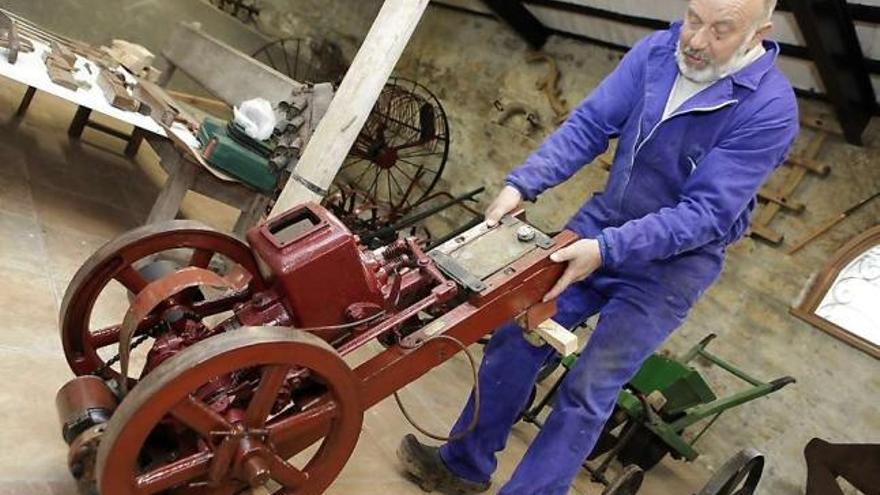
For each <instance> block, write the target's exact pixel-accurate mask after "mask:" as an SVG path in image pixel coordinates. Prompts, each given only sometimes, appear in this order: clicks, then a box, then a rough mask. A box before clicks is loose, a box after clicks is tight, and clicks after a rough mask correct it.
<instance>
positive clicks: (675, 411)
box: [562, 334, 794, 461]
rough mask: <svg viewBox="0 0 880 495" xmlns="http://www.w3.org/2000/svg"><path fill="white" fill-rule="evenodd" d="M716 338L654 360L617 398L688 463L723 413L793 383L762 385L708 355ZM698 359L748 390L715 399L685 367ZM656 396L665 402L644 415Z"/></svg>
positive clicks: (786, 379) (782, 380)
mask: <svg viewBox="0 0 880 495" xmlns="http://www.w3.org/2000/svg"><path fill="white" fill-rule="evenodd" d="M714 338H715V335H714V334H712V335H709V336H708V337H706V338H704V339H703V340H702V341H700V343H698V344H697V345H695V346H694V347H692V348H691V349H689V350H688V351H687V352H686V353H684V354H683V355H682V356H681V357H679V358H678V359H673V358H668V357H664V356H660V355H658V354H654V355H652V356H651V357H649V358H648V359H647V360H646V361H645V363H644V364H643V365H642V367H641V368H640V369H639V372H638V373H636V375H635V376H634V377H633V378H632V380H630V382H629V383H628V384H627V386H626V387H625V388H624V389H623V390H622V391H621V392H620V395H619V396H618V398H617V408H618V409H619V410H622V411H624V412H625V413H626V414H627V416H629V417H630V418H631V419H633V420H635V421H640V422H642V424H644V425H645V427H646V428H647V429H648V430H650V431H651V432H653V433H654V434H655V435H657V436H658V437H659V438H660V439H662V440H663V442H664V443H666V445H667V446H668V447H669V449H670V451H672V452H674V453H675V454H677V455H678V456H680V457H682V458H684V459H687V460H688V461H692V460H694V459H696V458H697V456H698V455H699V453H698V452H697V451H696V450H695V449H694V443H695V442H696V441H697V440H698V439H699V438H700V437H701V436H702V435H703V433H705V431H706V430H708V428H709V427H710V426H711V425H712V424H713V423H714V422H715V421H716V420H717V419H718V417H719V416H720V415H721V414H722V413H723V412H725V411H727V410H729V409H732V408H734V407H737V406H739V405H742V404H745V403H746V402H749V401H752V400H755V399H757V398H759V397H763V396H765V395H768V394H770V393H772V392H775V391H776V390H779V389H781V388H782V387H784V386H786V385H788V384H790V383H794V379H793V378H790V377H784V378H780V379H777V380H774V381H772V382H764V381H762V380H759V379H757V378H755V377H753V376H752V375H750V374H748V373H746V372H745V371H743V370H741V369H739V368H737V367H736V366H735V365H733V364H731V363H729V362H727V361H725V360H723V359H721V358H719V357H718V356H716V355H714V354H712V353H710V352H709V351H707V350H706V347H707V346H708V345H709V343H710V342H711V341H712V340H713V339H714ZM698 356H699V357H702V358H704V359H706V360H708V361H709V362H710V363H712V364H713V365H716V366H718V367H719V368H721V369H723V370H725V371H727V372H728V373H730V374H732V375H733V376H735V377H737V378H739V379H740V380H742V381H744V382H746V383H748V384H749V385H751V386H750V387H749V388H747V389H745V390H742V391H740V392H737V393H735V394H733V395H729V396H726V397H721V398H719V397H717V396H716V395H715V393H714V392H713V391H712V389H711V387H710V386H709V384H708V383H707V382H706V381H705V379H704V378H703V377H702V375H700V373H699V372H698V371H696V370H695V369H694V368H692V367H691V366H690V365H689V363H690V362H691V361H693V360H694V359H695V358H697V357H698ZM576 359H577V356H570V357H568V358H566V359H564V360H563V362H562V364H563V365H564V366H565V367H566V368H571V366H572V365H573V363H574V361H575V360H576ZM656 394H662V396H663V399H665V403H663V405H662V407H660V408H659V410H657V411H654V410H652V411H646V410H645V405H646V403H648V402H651V401H650V400H648V399H647V398H648V397H650V396H652V395H654V396H656ZM707 418H712V419H711V420H710V421H709V422H708V423H707V424H706V425H705V427H703V428H702V430H701V431H700V432H699V433H698V434H697V435H696V436H695V438H694V439H693V440H692V441H690V442H688V441H687V440H685V439H684V437H683V436H682V434H683V433H684V431H685V429H687V428H689V427H691V426H694V425H695V424H696V423H699V422H700V421H703V420H705V419H707Z"/></svg>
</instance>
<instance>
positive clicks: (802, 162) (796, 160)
mask: <svg viewBox="0 0 880 495" xmlns="http://www.w3.org/2000/svg"><path fill="white" fill-rule="evenodd" d="M786 163H787V164H788V165H791V166H794V167H801V168H805V169H807V170H809V171H810V172H813V173H814V174H817V175H821V176H823V177H824V176H826V175H828V174H829V173H830V172H831V167H829V166H828V165H826V164H824V163H821V162H819V161H817V160H814V159H812V158H806V157H799V156H792V157H790V158H789V159H788V160H786Z"/></svg>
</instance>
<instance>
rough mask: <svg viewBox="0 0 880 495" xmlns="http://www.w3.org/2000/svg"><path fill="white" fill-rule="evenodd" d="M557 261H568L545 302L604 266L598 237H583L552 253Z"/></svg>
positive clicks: (552, 256)
mask: <svg viewBox="0 0 880 495" xmlns="http://www.w3.org/2000/svg"><path fill="white" fill-rule="evenodd" d="M550 259H551V260H553V261H555V262H556V263H565V262H568V266H566V267H565V271H564V272H563V273H562V276H561V277H559V280H558V281H557V282H556V285H554V286H553V288H552V289H550V292H548V293H547V294H546V295H545V296H544V302H547V301H549V300H551V299H555V298H557V297H559V294H562V291H564V290H565V289H566V288H568V286H569V285H571V284H573V283H575V282H580V281H581V280H583V279H585V278H587V277H589V276H590V274H591V273H593V272H594V271H596V269H598V268H599V267H600V266H602V253H601V251H600V250H599V241H597V240H596V239H581V240H579V241H577V242H575V243H574V244H572V245H571V246H568V247H564V248H562V249H560V250H559V251H556V252H555V253H553V254H551V255H550Z"/></svg>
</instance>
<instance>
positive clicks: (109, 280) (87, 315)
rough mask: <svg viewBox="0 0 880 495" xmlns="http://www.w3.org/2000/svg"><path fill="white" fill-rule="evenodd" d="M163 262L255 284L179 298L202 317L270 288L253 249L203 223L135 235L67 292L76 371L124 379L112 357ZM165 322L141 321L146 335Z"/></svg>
mask: <svg viewBox="0 0 880 495" xmlns="http://www.w3.org/2000/svg"><path fill="white" fill-rule="evenodd" d="M157 257H167V259H173V260H175V261H174V262H173V263H174V264H175V266H176V267H177V268H184V267H191V268H202V269H211V270H216V271H217V272H218V274H219V275H222V276H226V275H230V274H235V273H238V275H239V276H241V277H244V278H246V279H247V280H246V285H247V290H246V291H243V292H241V293H237V294H236V295H235V296H234V297H230V298H228V299H225V300H224V299H223V298H219V299H215V300H211V301H196V300H194V299H193V298H191V297H190V298H188V299H187V297H179V298H178V301H177V303H178V304H179V305H181V304H182V305H185V306H187V307H188V309H189V310H190V313H192V314H196V315H198V316H199V317H200V318H207V317H209V316H212V315H216V314H220V313H223V312H225V311H228V310H230V309H232V306H233V305H234V304H235V303H237V302H239V301H240V300H241V298H242V297H244V296H246V295H247V294H249V293H251V292H253V291H256V290H260V289H262V288H263V287H264V284H263V279H262V278H261V276H260V274H259V270H258V268H257V263H256V261H255V260H254V257H253V254H252V253H251V251H250V248H248V246H247V245H246V244H244V243H243V242H241V241H239V240H238V239H236V238H234V237H230V236H228V235H226V234H223V233H221V232H218V231H215V230H213V229H211V228H210V227H207V226H205V225H203V224H201V223H199V222H194V221H187V220H172V221H169V222H162V223H156V224H151V225H145V226H143V227H139V228H136V229H134V230H131V231H129V232H127V233H125V234H123V235H121V236H119V237H117V238H116V239H114V240H112V241H110V242H108V243H107V244H105V245H104V246H103V247H101V248H100V249H99V250H98V251H97V252H96V253H95V254H93V255H92V256H91V257H90V258H89V259H88V260H87V261H86V262H85V263H84V264H83V266H82V267H81V268H80V269H79V270H78V271H77V273H76V275H75V276H74V277H73V280H72V281H71V282H70V285H68V287H67V291H66V292H65V294H64V300H63V302H62V304H61V314H60V321H61V325H60V326H61V341H62V344H63V347H64V354H65V357H66V358H67V362H68V364H69V365H70V368H71V370H72V371H73V372H74V373H76V374H77V375H88V374H97V375H99V376H101V377H102V378H105V379H110V378H116V377H117V376H118V372H117V371H116V370H114V369H113V368H112V367H110V366H109V364H108V360H109V359H110V358H108V357H107V356H108V355H109V354H112V353H113V352H114V351H116V347H118V345H119V343H120V333H121V328H122V323H123V316H124V315H125V314H126V311H127V310H128V309H129V306H130V298H131V296H136V295H137V294H139V293H141V292H142V291H143V290H144V289H145V288H146V287H147V286H148V284H149V283H150V280H149V279H148V276H145V271H142V270H143V268H144V267H145V266H146V265H147V264H149V263H152V262H153V261H154V260H155V259H156V258H157ZM166 262H167V261H166ZM147 271H148V270H147ZM184 296H185V295H184ZM157 323H158V321H157V319H156V318H153V317H150V318H145V319H144V321H141V322H140V323H139V324H138V327H139V331H138V334H144V333H145V332H147V330H148V329H149V328H150V327H151V326H154V325H156V324H157ZM138 334H136V335H138ZM131 378H136V377H131Z"/></svg>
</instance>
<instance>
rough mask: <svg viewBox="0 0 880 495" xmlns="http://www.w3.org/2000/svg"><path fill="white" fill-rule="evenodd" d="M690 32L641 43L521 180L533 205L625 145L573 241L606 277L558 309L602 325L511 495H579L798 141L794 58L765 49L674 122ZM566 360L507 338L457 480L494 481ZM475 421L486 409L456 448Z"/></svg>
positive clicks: (568, 319)
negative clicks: (599, 446)
mask: <svg viewBox="0 0 880 495" xmlns="http://www.w3.org/2000/svg"><path fill="white" fill-rule="evenodd" d="M680 27H681V25H680V23H674V24H672V25H671V27H670V29H668V30H665V31H659V32H655V33H653V34H651V35H649V36H648V37H646V38H645V39H643V40H641V41H640V42H639V43H637V44H636V45H635V46H634V47H633V48H632V49H631V50H630V51H629V53H627V54H626V56H624V58H623V60H622V61H621V63H620V64H619V66H618V67H617V68H616V69H615V70H614V72H613V73H612V74H610V75H609V76H608V77H607V78H606V79H605V80H604V81H603V82H602V83H601V84H600V85H599V86H598V87H597V88H596V89H595V91H593V92H592V94H590V95H589V96H588V97H587V98H586V99H585V100H584V101H583V102H582V103H581V104H580V105H579V106H578V107H577V108H576V109H575V111H574V112H573V114H572V115H571V117H570V118H569V119H568V121H567V122H565V123H564V124H563V125H562V127H561V128H560V129H559V130H557V131H556V132H555V133H553V134H552V135H551V136H550V137H548V139H547V140H546V141H545V142H544V143H543V144H542V145H541V147H540V148H539V149H538V150H537V151H536V152H535V153H534V154H532V155H531V156H530V157H529V158H528V159H527V160H526V162H525V163H524V164H523V165H521V166H520V167H518V168H516V169H515V170H514V171H513V172H512V173H511V174H510V175H509V176H508V178H507V183H508V184H510V185H512V186H514V187H515V188H517V189H518V190H519V191H520V192H521V193H522V195H523V197H524V198H525V199H528V200H534V199H535V198H536V197H537V196H538V195H539V194H540V193H541V192H543V191H544V190H546V189H548V188H550V187H553V186H555V185H557V184H559V183H561V182H563V181H565V180H566V179H568V178H569V177H571V176H572V175H573V174H574V173H575V172H576V171H577V170H578V169H580V168H581V167H583V166H584V165H585V164H587V163H590V162H591V161H592V160H593V159H594V158H595V157H596V156H598V155H599V154H601V153H602V152H604V151H605V150H606V148H607V146H608V141H609V139H610V138H614V137H619V142H618V147H617V154H616V155H615V158H614V163H613V165H612V167H611V174H610V177H609V179H608V183H607V186H606V188H605V191H604V192H603V193H597V194H594V195H593V197H592V198H591V199H589V200H588V201H587V202H586V203H585V204H584V205H583V206H582V207H581V208H580V210H579V211H578V212H577V213H576V214H575V216H574V217H573V218H572V219H571V220H570V222H569V223H568V224H567V226H566V228H568V229H570V230H573V231H574V232H576V233H577V234H578V235H580V236H581V237H583V238H594V239H598V241H599V245H600V249H601V254H602V263H603V264H602V267H601V268H600V269H599V270H597V271H596V272H595V273H594V274H593V275H591V276H590V277H589V278H587V279H586V280H584V281H582V282H579V283H576V284H574V285H572V286H570V287H569V288H568V289H567V290H566V291H565V292H564V293H563V294H562V295H561V296H560V297H559V300H558V305H559V308H558V313H557V314H556V316H555V318H554V319H555V320H556V321H557V322H559V323H560V324H562V325H564V326H566V327H568V328H574V327H575V326H577V325H578V324H580V323H581V322H583V321H584V320H586V319H587V318H588V317H589V316H591V315H594V314H596V313H600V318H599V321H598V324H597V326H596V330H595V331H594V332H593V334H592V335H591V337H590V339H589V342H588V343H587V345H586V348H585V349H584V351H583V353H582V354H581V356H580V358H579V359H578V361H577V363H576V364H575V366H574V367H573V369H572V370H571V371H570V372H569V374H568V375H567V377H566V378H565V381H564V382H563V384H562V386H561V387H560V388H559V392H558V394H557V398H556V400H555V403H554V405H553V410H552V412H551V414H550V416H549V417H548V419H547V421H546V424H545V425H544V427H543V428H542V430H541V431H540V433H539V434H538V436H537V437H536V438H535V440H534V441H533V442H532V444H531V446H530V447H529V448H528V450H527V452H526V454H525V456H524V457H523V459H522V460H521V461H520V463H519V465H518V466H517V468H516V470H515V471H514V473H513V476H512V477H511V479H510V480H509V481H508V482H507V484H505V485H504V486H503V488H502V489H501V491H500V492H499V493H500V494H504V495H556V494H565V493H567V491H568V489H569V487H570V485H571V483H572V480H573V479H574V477H575V475H576V474H577V471H578V469H579V468H580V466H581V463H582V462H583V461H584V459H585V458H586V456H587V455H588V454H589V453H590V452H591V450H592V448H593V446H594V444H595V443H596V439H597V437H598V435H599V433H600V432H601V430H602V427H603V425H604V424H605V421H606V420H607V419H608V417H609V416H610V414H611V411H612V409H613V407H614V404H615V400H616V398H617V395H618V393H619V391H620V389H621V387H622V386H623V385H624V384H625V383H626V382H627V381H629V380H630V379H631V378H632V377H633V375H634V374H635V373H636V372H637V371H638V369H639V367H640V366H641V364H642V363H643V362H644V360H645V359H646V358H647V357H648V356H649V355H650V354H651V353H652V352H654V351H655V350H656V349H657V348H658V346H659V345H660V344H661V343H662V342H663V341H664V339H666V337H667V336H668V335H669V334H670V333H671V332H672V331H673V330H675V329H676V328H677V327H678V326H679V325H680V324H681V323H682V321H683V320H684V318H685V317H686V315H687V313H688V311H689V309H690V307H691V306H692V305H693V304H694V303H695V302H696V300H697V299H698V298H699V297H700V295H701V294H702V293H703V291H705V290H706V289H707V288H708V287H709V285H711V284H712V282H714V281H715V279H716V278H717V277H718V275H719V273H720V271H721V266H722V260H723V257H724V251H725V247H726V246H727V245H728V244H730V243H731V242H733V241H735V240H737V239H739V238H740V237H741V236H742V235H743V234H744V233H745V231H746V229H747V227H748V223H749V214H750V212H751V210H752V208H753V207H754V203H755V195H756V193H757V190H758V188H759V187H760V186H761V184H762V183H763V182H764V180H765V179H766V178H767V176H768V175H769V174H770V173H771V172H772V171H773V170H774V168H775V167H776V166H778V165H779V164H780V163H782V162H783V160H784V158H785V155H786V153H787V152H788V149H789V147H790V145H791V144H792V142H793V141H794V139H795V137H796V135H797V133H798V115H797V101H796V98H795V96H794V92H793V91H792V88H791V85H790V83H789V82H788V80H787V79H786V78H785V76H784V75H783V74H782V73H781V72H780V71H779V69H777V68H776V66H775V60H776V57H777V55H778V53H779V47H778V45H777V44H776V43H773V42H765V48H766V49H767V53H766V54H765V55H763V56H762V57H761V58H759V59H758V60H756V61H755V62H753V63H752V64H750V65H748V66H747V67H745V68H743V69H742V70H740V71H739V72H737V73H735V74H733V75H730V76H728V77H725V78H723V79H721V80H719V81H717V82H715V83H714V84H713V85H711V86H710V87H708V88H707V89H705V90H703V91H702V92H700V93H698V94H697V95H695V96H694V97H692V98H691V99H690V100H688V101H686V102H685V103H684V104H683V105H682V106H681V107H680V108H679V109H677V110H676V111H674V112H673V113H672V114H671V115H670V116H669V117H667V118H665V119H663V118H662V115H663V111H664V108H665V106H666V101H667V98H668V96H669V94H670V91H671V88H672V86H673V83H674V81H675V78H676V76H677V75H678V67H677V65H676V60H675V48H676V45H677V43H678V39H679V31H680ZM551 354H552V350H551V349H549V348H548V347H547V346H545V347H543V348H538V347H534V346H532V345H531V344H529V343H528V342H526V341H525V340H524V338H523V332H522V330H521V329H520V328H519V327H517V326H516V325H515V324H513V323H508V324H507V325H504V326H502V327H501V328H499V329H498V330H497V331H496V332H495V335H494V336H493V338H492V339H491V341H490V342H489V344H488V345H487V347H486V351H485V357H484V358H483V362H482V365H481V367H480V372H479V383H480V391H481V393H482V403H481V408H480V415H479V421H478V423H477V426H476V429H475V430H474V431H473V432H472V433H470V434H469V435H467V436H466V437H465V438H464V439H462V440H459V441H454V442H450V443H447V444H445V445H443V446H442V447H441V449H440V454H441V457H442V459H443V461H444V462H445V464H446V465H447V466H448V467H449V468H450V470H452V471H453V473H455V474H457V475H459V476H460V477H463V478H465V479H469V480H471V481H475V482H485V481H488V480H489V479H490V476H491V475H492V473H493V471H494V470H495V467H496V465H497V462H496V458H495V455H496V453H497V452H499V451H501V450H503V449H504V446H505V443H506V441H507V437H508V435H509V433H510V430H511V428H512V426H513V424H514V422H515V420H516V417H517V416H518V414H519V413H520V411H521V410H522V408H523V407H524V405H525V403H526V401H527V400H528V397H529V394H530V391H531V389H532V386H533V384H534V383H535V379H536V376H537V373H538V371H539V369H540V368H541V366H542V364H543V363H544V362H545V361H546V360H547V359H548V358H549V357H550V356H551ZM472 415H473V396H472V397H471V399H470V400H469V401H468V403H467V405H466V406H465V409H464V411H463V413H462V415H461V417H460V418H459V419H458V421H457V423H456V424H455V426H454V427H453V432H457V431H461V430H462V429H463V428H465V427H466V425H468V424H469V423H470V420H471V418H472Z"/></svg>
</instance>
